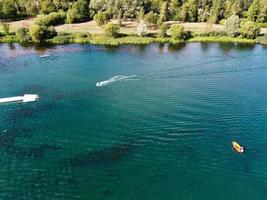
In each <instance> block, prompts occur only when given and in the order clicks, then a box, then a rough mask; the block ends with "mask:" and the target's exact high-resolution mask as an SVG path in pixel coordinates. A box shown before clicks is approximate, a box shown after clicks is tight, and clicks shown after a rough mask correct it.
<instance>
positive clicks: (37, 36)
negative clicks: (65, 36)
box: [29, 25, 57, 42]
mask: <svg viewBox="0 0 267 200" xmlns="http://www.w3.org/2000/svg"><path fill="white" fill-rule="evenodd" d="M29 33H30V36H31V38H32V41H34V42H42V41H44V40H46V39H50V38H53V37H54V36H56V35H57V32H56V30H55V28H54V27H46V26H39V25H33V26H31V27H30V31H29Z"/></svg>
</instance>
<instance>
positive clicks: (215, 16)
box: [209, 0, 222, 23]
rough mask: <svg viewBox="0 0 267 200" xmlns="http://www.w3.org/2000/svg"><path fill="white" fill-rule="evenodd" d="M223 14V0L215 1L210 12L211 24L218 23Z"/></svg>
mask: <svg viewBox="0 0 267 200" xmlns="http://www.w3.org/2000/svg"><path fill="white" fill-rule="evenodd" d="M221 12H222V0H213V1H212V7H211V10H210V17H209V22H210V23H217V22H218V21H219V19H220V17H221Z"/></svg>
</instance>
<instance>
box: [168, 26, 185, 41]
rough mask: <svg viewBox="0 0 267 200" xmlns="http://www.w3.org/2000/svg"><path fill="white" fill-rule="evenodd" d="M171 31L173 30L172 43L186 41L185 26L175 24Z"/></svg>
mask: <svg viewBox="0 0 267 200" xmlns="http://www.w3.org/2000/svg"><path fill="white" fill-rule="evenodd" d="M170 30H171V40H172V42H176V41H184V40H185V39H186V32H185V30H184V27H183V26H181V25H178V24H173V25H172V26H171V29H170Z"/></svg>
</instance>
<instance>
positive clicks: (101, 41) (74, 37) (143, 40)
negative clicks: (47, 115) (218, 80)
mask: <svg viewBox="0 0 267 200" xmlns="http://www.w3.org/2000/svg"><path fill="white" fill-rule="evenodd" d="M256 41H257V42H258V40H253V39H246V38H231V37H227V36H216V37H215V36H194V37H192V38H190V39H188V40H187V41H185V42H219V43H249V44H253V43H256ZM0 42H1V43H12V42H19V40H18V38H17V37H16V36H15V35H8V36H3V37H0ZM44 42H47V43H52V44H69V43H78V44H93V45H111V46H118V45H123V44H133V45H145V44H150V43H169V42H171V40H170V38H157V37H154V36H146V37H138V36H135V35H124V36H121V37H118V38H112V37H106V36H104V34H92V35H91V34H77V33H76V34H60V35H58V36H56V37H54V38H52V39H49V40H46V41H44ZM177 43H179V41H177Z"/></svg>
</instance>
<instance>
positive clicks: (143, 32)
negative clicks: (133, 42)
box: [137, 20, 147, 37]
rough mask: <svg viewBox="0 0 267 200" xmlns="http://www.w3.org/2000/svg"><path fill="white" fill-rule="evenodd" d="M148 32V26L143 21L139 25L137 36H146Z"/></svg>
mask: <svg viewBox="0 0 267 200" xmlns="http://www.w3.org/2000/svg"><path fill="white" fill-rule="evenodd" d="M146 32H147V26H146V24H145V22H144V20H141V21H140V23H139V24H138V25H137V35H138V36H141V37H143V36H145V35H146Z"/></svg>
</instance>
